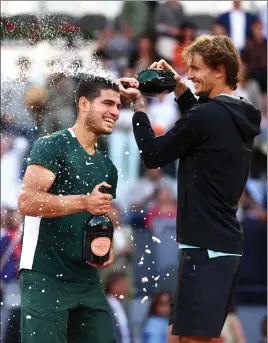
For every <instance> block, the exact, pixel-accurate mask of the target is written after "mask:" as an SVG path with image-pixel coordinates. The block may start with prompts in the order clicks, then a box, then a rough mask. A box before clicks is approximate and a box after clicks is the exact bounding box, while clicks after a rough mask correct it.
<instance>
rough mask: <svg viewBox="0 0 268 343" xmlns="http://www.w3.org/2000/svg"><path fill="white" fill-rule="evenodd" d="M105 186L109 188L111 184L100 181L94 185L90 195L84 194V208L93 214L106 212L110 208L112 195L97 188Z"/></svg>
mask: <svg viewBox="0 0 268 343" xmlns="http://www.w3.org/2000/svg"><path fill="white" fill-rule="evenodd" d="M101 186H105V187H107V188H111V187H112V186H111V185H109V184H108V183H106V182H102V183H100V184H98V185H97V186H95V188H94V189H93V191H92V192H91V194H90V195H88V196H86V202H85V210H86V211H88V212H90V213H91V214H93V215H96V216H98V215H102V214H107V213H108V212H109V210H110V206H111V201H112V200H113V197H112V195H111V194H107V193H101V192H100V191H99V188H100V187H101Z"/></svg>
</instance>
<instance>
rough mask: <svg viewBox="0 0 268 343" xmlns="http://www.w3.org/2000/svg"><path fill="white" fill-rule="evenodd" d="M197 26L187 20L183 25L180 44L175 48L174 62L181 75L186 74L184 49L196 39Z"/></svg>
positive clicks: (179, 39)
mask: <svg viewBox="0 0 268 343" xmlns="http://www.w3.org/2000/svg"><path fill="white" fill-rule="evenodd" d="M195 34H196V33H195V26H194V24H192V23H190V22H185V23H184V24H182V26H181V30H180V35H179V38H178V44H177V45H176V47H175V50H174V56H173V64H174V66H175V69H176V70H177V72H178V73H179V74H180V75H185V74H186V72H187V67H186V65H185V63H184V60H183V57H182V51H183V50H184V48H186V47H187V46H188V45H190V44H191V43H192V42H193V41H194V39H195Z"/></svg>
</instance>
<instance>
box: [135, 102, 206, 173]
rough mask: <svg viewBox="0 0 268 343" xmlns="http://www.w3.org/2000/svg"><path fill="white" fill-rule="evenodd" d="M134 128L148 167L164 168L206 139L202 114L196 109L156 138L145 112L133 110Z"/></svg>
mask: <svg viewBox="0 0 268 343" xmlns="http://www.w3.org/2000/svg"><path fill="white" fill-rule="evenodd" d="M163 115H164V114H163ZM133 131H134V136H135V139H136V142H137V145H138V147H139V150H140V151H141V156H142V159H143V161H144V164H145V166H146V167H147V168H158V167H163V166H165V165H166V164H168V163H170V162H172V161H174V160H176V159H178V158H182V157H184V156H186V155H190V154H191V153H193V152H194V150H196V149H197V147H198V146H199V145H200V144H201V143H202V142H203V141H204V140H205V139H206V133H205V130H203V122H202V115H200V113H198V110H196V109H191V110H190V111H188V112H186V113H185V114H184V115H183V116H182V118H181V119H179V120H178V121H177V122H176V124H175V126H174V127H173V128H172V129H171V130H169V131H168V132H167V133H166V134H165V135H163V136H160V137H155V134H154V132H153V130H152V127H151V124H150V121H149V119H148V117H147V115H146V114H145V113H143V112H136V113H135V114H134V116H133Z"/></svg>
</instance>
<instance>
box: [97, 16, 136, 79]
mask: <svg viewBox="0 0 268 343" xmlns="http://www.w3.org/2000/svg"><path fill="white" fill-rule="evenodd" d="M117 21H119V23H116V24H115V25H114V27H113V28H107V29H106V30H104V31H103V32H102V33H101V35H100V36H99V38H98V40H97V42H96V54H97V55H98V56H99V57H100V58H101V59H102V60H103V59H104V60H105V61H104V64H105V65H106V66H107V67H108V68H109V70H110V69H112V73H113V74H114V75H115V77H117V75H118V74H119V73H121V71H122V70H124V68H125V67H126V66H127V63H128V58H129V55H130V53H131V52H132V50H133V37H132V34H131V33H130V32H129V30H128V29H127V28H126V27H124V26H123V27H122V29H121V24H120V20H119V19H118V20H117Z"/></svg>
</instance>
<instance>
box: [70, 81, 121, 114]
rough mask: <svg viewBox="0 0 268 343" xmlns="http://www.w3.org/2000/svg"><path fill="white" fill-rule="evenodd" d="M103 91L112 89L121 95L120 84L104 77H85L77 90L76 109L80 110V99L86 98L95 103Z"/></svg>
mask: <svg viewBox="0 0 268 343" xmlns="http://www.w3.org/2000/svg"><path fill="white" fill-rule="evenodd" d="M102 89H112V90H114V91H115V92H118V93H119V86H118V84H117V83H116V82H115V81H113V80H112V79H106V78H104V77H100V76H95V75H88V76H87V77H83V78H82V79H81V80H80V81H79V83H78V85H77V88H76V90H75V102H76V107H77V108H78V104H79V99H80V98H81V97H82V96H84V97H85V98H87V99H88V100H89V101H90V102H92V101H94V99H96V98H97V97H99V96H100V91H101V90H102Z"/></svg>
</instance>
